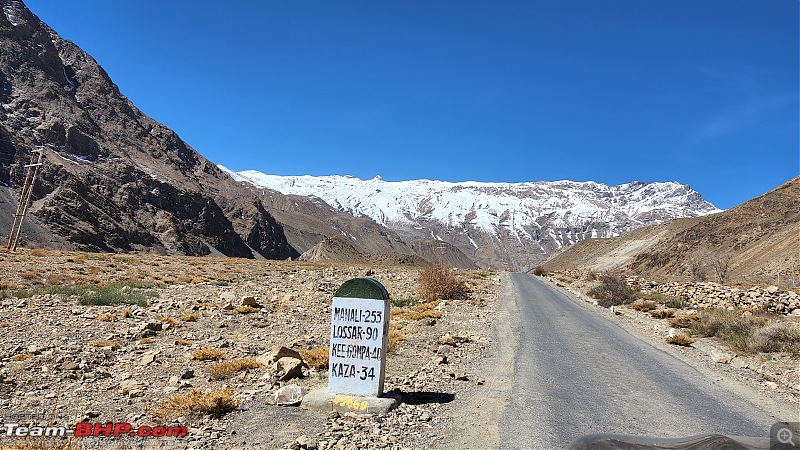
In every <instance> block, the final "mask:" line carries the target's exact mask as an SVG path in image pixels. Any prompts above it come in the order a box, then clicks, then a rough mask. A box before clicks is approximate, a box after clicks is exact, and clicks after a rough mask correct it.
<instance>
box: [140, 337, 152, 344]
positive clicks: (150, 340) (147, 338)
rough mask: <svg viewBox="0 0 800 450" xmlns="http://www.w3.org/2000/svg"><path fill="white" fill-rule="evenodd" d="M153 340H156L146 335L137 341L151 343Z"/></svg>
mask: <svg viewBox="0 0 800 450" xmlns="http://www.w3.org/2000/svg"><path fill="white" fill-rule="evenodd" d="M155 341H156V340H155V339H153V338H151V337H146V338H142V339H141V340H140V341H139V343H140V344H152V343H153V342H155Z"/></svg>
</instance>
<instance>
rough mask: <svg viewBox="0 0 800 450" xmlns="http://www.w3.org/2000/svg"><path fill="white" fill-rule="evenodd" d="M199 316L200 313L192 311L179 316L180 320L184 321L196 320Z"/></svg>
mask: <svg viewBox="0 0 800 450" xmlns="http://www.w3.org/2000/svg"><path fill="white" fill-rule="evenodd" d="M199 318H200V315H199V314H197V313H194V312H190V313H186V314H184V315H182V316H181V320H182V321H184V322H197V319H199Z"/></svg>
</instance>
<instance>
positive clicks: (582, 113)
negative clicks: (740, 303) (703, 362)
mask: <svg viewBox="0 0 800 450" xmlns="http://www.w3.org/2000/svg"><path fill="white" fill-rule="evenodd" d="M25 3H26V4H27V5H28V7H29V8H30V9H31V10H32V11H33V12H34V13H35V14H37V15H38V16H39V17H40V18H41V19H43V20H44V21H45V22H46V23H48V24H49V25H50V26H51V27H53V28H54V29H55V30H56V31H57V32H58V33H59V34H60V35H61V36H63V37H64V38H67V39H70V40H72V41H74V42H75V43H77V44H78V45H79V46H81V47H82V48H83V49H84V50H86V51H87V52H88V53H89V54H91V55H92V56H94V57H95V59H97V61H98V62H99V63H100V64H101V65H102V66H103V67H104V68H105V69H106V71H107V72H108V73H109V75H110V76H111V78H112V79H113V80H114V82H115V83H116V84H117V85H118V86H119V87H120V90H121V91H122V93H123V94H125V95H126V96H128V98H130V99H131V101H133V103H134V104H135V105H136V106H137V107H139V108H140V109H141V110H142V111H144V112H145V113H147V114H148V115H150V116H152V117H153V118H155V119H156V120H158V121H159V122H162V123H163V124H165V125H167V126H168V127H170V128H172V129H174V130H175V131H176V132H178V134H179V135H180V136H181V137H182V138H183V139H184V140H185V141H186V142H188V143H189V144H190V145H192V146H193V147H194V148H195V149H196V150H198V151H199V152H200V153H201V154H203V155H204V156H206V157H207V158H209V159H210V160H212V161H214V162H216V163H219V164H223V165H226V166H228V167H229V168H231V169H234V170H245V169H256V170H260V171H262V172H265V173H270V174H277V175H304V174H311V175H332V174H339V175H345V174H350V175H354V176H357V177H359V178H367V179H368V178H372V177H373V176H375V175H381V176H382V177H383V178H384V179H385V180H390V181H398V180H408V179H417V178H429V179H439V180H447V181H465V180H477V181H508V182H518V181H538V180H561V179H570V180H575V181H584V180H594V181H598V182H603V183H608V184H620V183H625V182H629V181H634V180H641V181H648V182H651V181H673V180H674V181H679V182H681V183H686V184H690V185H691V186H692V187H693V188H695V189H696V190H698V191H699V192H700V193H701V194H702V195H703V196H704V197H705V198H706V199H707V200H709V201H711V202H712V203H714V204H715V205H717V206H718V207H721V208H729V207H732V206H735V205H736V204H739V203H741V202H743V201H746V200H749V199H751V198H753V197H755V196H758V195H760V194H762V193H764V192H766V191H768V190H770V189H772V188H774V187H777V186H778V185H780V184H781V183H783V182H785V181H787V180H788V179H790V178H792V177H794V176H797V175H798V174H799V173H800V164H799V163H798V159H799V158H800V150H799V148H800V145H799V144H798V136H799V134H800V131H799V130H798V122H800V117H799V113H798V110H799V109H800V106H798V97H799V96H800V95H799V93H798V85H800V73H799V70H798V65H799V63H798V59H799V58H800V56H798V55H800V50H799V49H798V42H799V41H800V35H799V33H798V24H799V23H800V14H799V13H798V1H797V0H769V1H763V0H746V1H744V0H603V1H597V0H563V1H562V0H548V1H544V0H527V1H504V2H489V1H470V0H458V1H444V0H442V1H407V2H398V1H359V2H355V1H347V0H341V1H308V0H296V1H229V2H219V1H214V2H211V1H205V0H193V1H187V0H170V1H163V0H162V1H153V0H136V1H132V0H131V1H127V0H118V1H116V0H115V1H108V0H76V1H71V2H60V1H52V0H26V1H25Z"/></svg>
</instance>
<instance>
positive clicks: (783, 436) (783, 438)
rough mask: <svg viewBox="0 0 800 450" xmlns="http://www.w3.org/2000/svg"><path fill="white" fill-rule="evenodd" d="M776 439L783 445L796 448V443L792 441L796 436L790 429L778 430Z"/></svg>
mask: <svg viewBox="0 0 800 450" xmlns="http://www.w3.org/2000/svg"><path fill="white" fill-rule="evenodd" d="M775 437H776V438H777V439H778V442H780V443H781V444H790V445H791V446H792V447H794V441H792V438H793V437H794V435H793V434H792V430H790V429H788V428H781V429H780V430H778V433H777V434H776V435H775Z"/></svg>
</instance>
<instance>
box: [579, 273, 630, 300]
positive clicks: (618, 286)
mask: <svg viewBox="0 0 800 450" xmlns="http://www.w3.org/2000/svg"><path fill="white" fill-rule="evenodd" d="M589 295H591V296H592V298H595V299H597V304H598V305H600V306H602V307H604V308H609V307H611V306H616V305H625V304H628V303H630V302H632V301H633V300H634V296H633V291H631V288H630V287H628V283H626V282H625V280H624V279H622V277H621V276H620V275H617V274H614V273H606V274H603V276H601V277H600V285H599V286H595V287H593V288H592V289H591V290H589Z"/></svg>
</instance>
